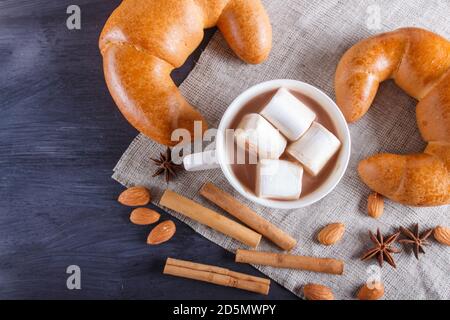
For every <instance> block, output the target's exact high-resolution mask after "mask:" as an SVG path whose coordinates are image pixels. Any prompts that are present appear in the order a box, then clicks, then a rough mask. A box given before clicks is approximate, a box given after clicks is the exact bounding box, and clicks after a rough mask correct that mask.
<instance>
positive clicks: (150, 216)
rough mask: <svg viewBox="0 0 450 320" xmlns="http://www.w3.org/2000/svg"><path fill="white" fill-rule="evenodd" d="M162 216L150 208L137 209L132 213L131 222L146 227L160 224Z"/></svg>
mask: <svg viewBox="0 0 450 320" xmlns="http://www.w3.org/2000/svg"><path fill="white" fill-rule="evenodd" d="M160 217H161V215H160V214H159V213H158V212H156V211H155V210H152V209H148V208H137V209H134V210H133V211H132V212H131V215H130V221H131V222H132V223H134V224H137V225H141V226H145V225H149V224H153V223H155V222H158V220H159V218H160Z"/></svg>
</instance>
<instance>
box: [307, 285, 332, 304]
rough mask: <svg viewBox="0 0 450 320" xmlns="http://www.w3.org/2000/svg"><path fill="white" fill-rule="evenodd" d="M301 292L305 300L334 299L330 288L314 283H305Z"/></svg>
mask: <svg viewBox="0 0 450 320" xmlns="http://www.w3.org/2000/svg"><path fill="white" fill-rule="evenodd" d="M303 294H304V295H305V298H306V299H307V300H334V295H333V292H332V291H331V289H330V288H328V287H326V286H323V285H320V284H315V283H309V284H307V285H305V286H304V287H303Z"/></svg>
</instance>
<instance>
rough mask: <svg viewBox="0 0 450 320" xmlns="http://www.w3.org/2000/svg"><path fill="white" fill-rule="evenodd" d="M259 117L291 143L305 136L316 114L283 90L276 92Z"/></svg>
mask: <svg viewBox="0 0 450 320" xmlns="http://www.w3.org/2000/svg"><path fill="white" fill-rule="evenodd" d="M261 115H262V116H263V117H264V118H266V119H267V120H268V121H269V122H270V123H271V124H273V125H274V126H275V127H276V128H277V129H278V130H280V131H281V133H282V134H284V135H285V136H286V137H287V138H288V139H289V140H291V141H296V140H298V139H299V138H300V137H301V136H302V135H303V134H305V132H306V131H307V130H308V129H309V127H310V126H311V124H312V123H313V121H314V120H315V119H316V114H315V113H314V112H313V111H312V110H311V109H309V108H308V107H307V106H306V105H305V104H303V103H302V102H301V101H300V100H298V99H297V98H296V97H295V96H294V95H292V94H291V93H290V92H289V91H288V90H287V89H285V88H281V89H279V90H278V91H277V93H276V94H275V95H274V96H273V98H272V100H270V102H269V103H268V104H267V105H266V106H265V107H264V109H263V110H262V111H261Z"/></svg>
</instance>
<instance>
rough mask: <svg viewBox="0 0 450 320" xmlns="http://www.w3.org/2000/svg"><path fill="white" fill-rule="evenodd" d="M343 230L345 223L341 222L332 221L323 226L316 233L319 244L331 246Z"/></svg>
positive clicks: (340, 236)
mask: <svg viewBox="0 0 450 320" xmlns="http://www.w3.org/2000/svg"><path fill="white" fill-rule="evenodd" d="M344 232H345V225H344V224H343V223H332V224H329V225H327V226H326V227H325V228H323V229H322V230H321V231H320V232H319V234H318V235H317V239H318V240H319V242H320V243H321V244H324V245H326V246H331V245H332V244H335V243H336V242H338V241H339V240H341V238H342V236H343V235H344Z"/></svg>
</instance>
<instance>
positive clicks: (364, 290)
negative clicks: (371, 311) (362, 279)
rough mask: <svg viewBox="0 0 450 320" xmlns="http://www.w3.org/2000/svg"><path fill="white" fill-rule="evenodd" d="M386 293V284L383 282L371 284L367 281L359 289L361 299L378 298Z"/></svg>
mask: <svg viewBox="0 0 450 320" xmlns="http://www.w3.org/2000/svg"><path fill="white" fill-rule="evenodd" d="M383 295H384V285H383V284H382V283H381V282H375V283H372V284H370V285H368V284H367V283H366V284H365V285H363V286H362V287H361V289H359V291H358V299H359V300H378V299H380V298H381V297H382V296H383Z"/></svg>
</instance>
